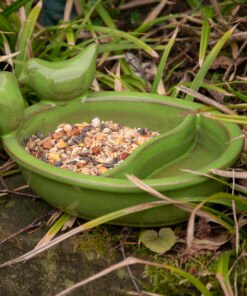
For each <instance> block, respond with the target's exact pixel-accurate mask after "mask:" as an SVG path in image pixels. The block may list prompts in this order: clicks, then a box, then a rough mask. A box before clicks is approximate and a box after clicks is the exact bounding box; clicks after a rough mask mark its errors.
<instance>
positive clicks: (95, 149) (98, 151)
mask: <svg viewBox="0 0 247 296" xmlns="http://www.w3.org/2000/svg"><path fill="white" fill-rule="evenodd" d="M92 153H93V154H94V155H97V154H99V153H100V147H93V149H92Z"/></svg>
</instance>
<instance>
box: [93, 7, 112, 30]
mask: <svg viewBox="0 0 247 296" xmlns="http://www.w3.org/2000/svg"><path fill="white" fill-rule="evenodd" d="M95 10H96V11H97V13H98V15H99V16H100V17H101V19H102V20H103V22H104V23H105V24H106V26H107V27H109V28H113V29H116V25H115V23H114V21H113V19H112V18H111V16H110V14H109V13H108V11H107V10H106V9H105V7H104V6H103V4H102V3H99V4H98V5H97V7H96V9H95Z"/></svg>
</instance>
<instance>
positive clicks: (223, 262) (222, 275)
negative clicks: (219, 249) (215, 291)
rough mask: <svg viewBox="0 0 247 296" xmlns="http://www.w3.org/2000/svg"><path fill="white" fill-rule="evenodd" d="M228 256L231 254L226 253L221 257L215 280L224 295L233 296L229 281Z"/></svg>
mask: <svg viewBox="0 0 247 296" xmlns="http://www.w3.org/2000/svg"><path fill="white" fill-rule="evenodd" d="M230 256H231V252H226V253H223V255H221V257H220V259H219V262H218V266H217V273H216V278H217V280H218V281H219V283H220V285H221V288H222V290H223V291H224V295H228V296H233V295H234V293H233V290H232V287H231V283H230V279H229V261H230Z"/></svg>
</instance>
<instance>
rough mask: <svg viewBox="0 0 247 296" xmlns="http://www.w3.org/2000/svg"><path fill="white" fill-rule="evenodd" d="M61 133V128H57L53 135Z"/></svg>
mask: <svg viewBox="0 0 247 296" xmlns="http://www.w3.org/2000/svg"><path fill="white" fill-rule="evenodd" d="M62 131H63V128H62V127H59V128H57V129H56V130H55V134H56V133H60V132H62Z"/></svg>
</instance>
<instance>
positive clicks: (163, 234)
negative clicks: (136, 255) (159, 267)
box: [139, 228, 176, 254]
mask: <svg viewBox="0 0 247 296" xmlns="http://www.w3.org/2000/svg"><path fill="white" fill-rule="evenodd" d="M141 242H142V243H143V244H144V245H145V246H146V247H147V248H148V249H150V250H151V251H153V252H155V253H158V254H164V253H165V252H167V251H169V250H170V249H171V248H172V246H173V245H174V244H175V242H176V237H175V234H174V232H173V230H172V229H171V228H162V229H160V231H159V232H157V231H155V230H143V231H141V233H140V236H139V243H141Z"/></svg>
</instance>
